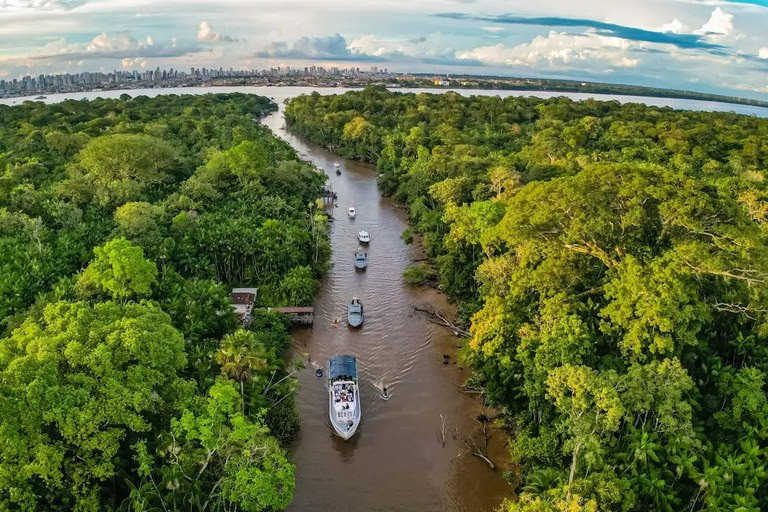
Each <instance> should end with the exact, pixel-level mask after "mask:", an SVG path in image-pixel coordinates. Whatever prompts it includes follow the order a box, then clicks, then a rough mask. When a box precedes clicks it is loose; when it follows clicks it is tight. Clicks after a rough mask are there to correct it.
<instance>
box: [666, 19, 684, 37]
mask: <svg viewBox="0 0 768 512" xmlns="http://www.w3.org/2000/svg"><path fill="white" fill-rule="evenodd" d="M688 30H689V29H688V27H686V26H685V25H684V24H683V23H682V22H681V21H680V20H678V19H677V18H675V19H674V20H672V22H670V23H667V24H665V25H662V26H661V31H662V32H672V33H673V34H684V33H686V32H688Z"/></svg>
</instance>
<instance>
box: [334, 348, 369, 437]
mask: <svg viewBox="0 0 768 512" xmlns="http://www.w3.org/2000/svg"><path fill="white" fill-rule="evenodd" d="M361 414H362V409H361V407H360V386H358V383H357V360H356V359H355V358H354V356H348V355H338V356H333V357H332V358H331V359H329V360H328V415H329V417H330V419H331V426H332V427H333V430H334V431H335V432H336V434H337V435H338V436H339V437H341V438H342V439H344V440H345V441H346V440H347V439H349V438H350V437H352V436H353V435H355V432H357V427H358V426H359V425H360V419H361Z"/></svg>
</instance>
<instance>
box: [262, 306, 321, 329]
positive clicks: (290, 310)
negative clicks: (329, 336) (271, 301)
mask: <svg viewBox="0 0 768 512" xmlns="http://www.w3.org/2000/svg"><path fill="white" fill-rule="evenodd" d="M269 309H270V311H277V312H278V313H282V314H283V315H286V316H287V317H288V318H289V319H290V321H291V323H294V324H300V325H312V322H313V321H314V317H315V308H313V307H311V306H304V307H301V306H290V307H281V308H269Z"/></svg>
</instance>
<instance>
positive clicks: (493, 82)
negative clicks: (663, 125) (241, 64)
mask: <svg viewBox="0 0 768 512" xmlns="http://www.w3.org/2000/svg"><path fill="white" fill-rule="evenodd" d="M233 86H252V87H316V88H339V89H343V88H362V87H368V86H385V87H387V88H403V89H411V88H413V89H429V90H432V91H435V92H440V91H448V90H451V89H469V90H471V89H475V90H484V91H521V92H526V91H531V92H547V93H553V94H557V93H576V94H601V95H615V96H637V97H643V98H662V99H673V100H676V99H679V100H693V101H707V102H716V103H724V104H732V105H746V106H750V107H760V108H766V109H768V101H763V100H756V99H751V98H742V97H738V96H725V95H720V94H710V93H700V92H695V91H684V90H676V89H662V88H653V87H645V86H635V85H626V84H607V83H601V82H581V81H575V80H552V79H540V78H510V77H493V76H474V75H461V76H458V75H452V76H449V77H447V78H435V75H427V74H411V75H390V76H386V77H375V78H374V76H371V77H365V78H360V77H344V76H338V77H330V76H326V77H314V76H303V75H297V76H286V77H245V78H243V77H239V78H215V79H188V80H182V81H175V80H174V81H169V82H146V81H141V82H134V83H119V84H98V85H97V86H94V87H68V88H61V89H58V90H33V91H24V92H22V93H18V94H7V93H6V94H5V95H2V96H0V99H14V98H29V99H28V100H26V101H35V99H37V97H38V96H47V95H58V94H77V93H90V92H100V91H104V92H107V91H118V90H119V91H126V93H130V91H131V90H136V89H170V88H193V87H211V88H215V87H233ZM601 101H604V100H601Z"/></svg>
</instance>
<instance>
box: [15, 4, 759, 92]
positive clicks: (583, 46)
mask: <svg viewBox="0 0 768 512" xmlns="http://www.w3.org/2000/svg"><path fill="white" fill-rule="evenodd" d="M308 64H324V65H341V66H351V65H354V66H360V67H364V68H367V67H370V66H372V65H375V66H379V67H388V68H390V69H392V70H397V71H424V72H430V73H441V74H442V73H472V74H499V75H510V76H543V77H551V78H570V79H577V80H596V81H605V82H615V83H632V84H640V85H649V86H658V87H673V88H681V89H692V90H698V91H706V92H716V93H725V94H735V95H740V96H748V97H754V98H760V99H768V0H732V1H724V0H666V1H661V0H643V1H633V2H629V1H625V0H596V1H580V2H574V1H562V0H538V1H536V2H531V1H518V0H418V1H416V0H378V1H371V0H223V1H216V0H206V1H203V0H0V78H9V77H11V78H12V77H18V76H21V75H24V74H39V73H41V72H45V73H56V72H80V71H94V70H104V71H109V70H112V69H147V68H149V69H153V68H155V67H158V66H159V67H162V68H166V67H176V68H181V69H188V68H189V67H190V66H195V67H202V66H206V67H217V68H218V67H219V66H223V67H225V68H226V67H230V66H232V67H235V68H252V67H255V68H262V67H269V66H277V65H281V66H286V65H289V66H293V67H296V66H305V65H308Z"/></svg>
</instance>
